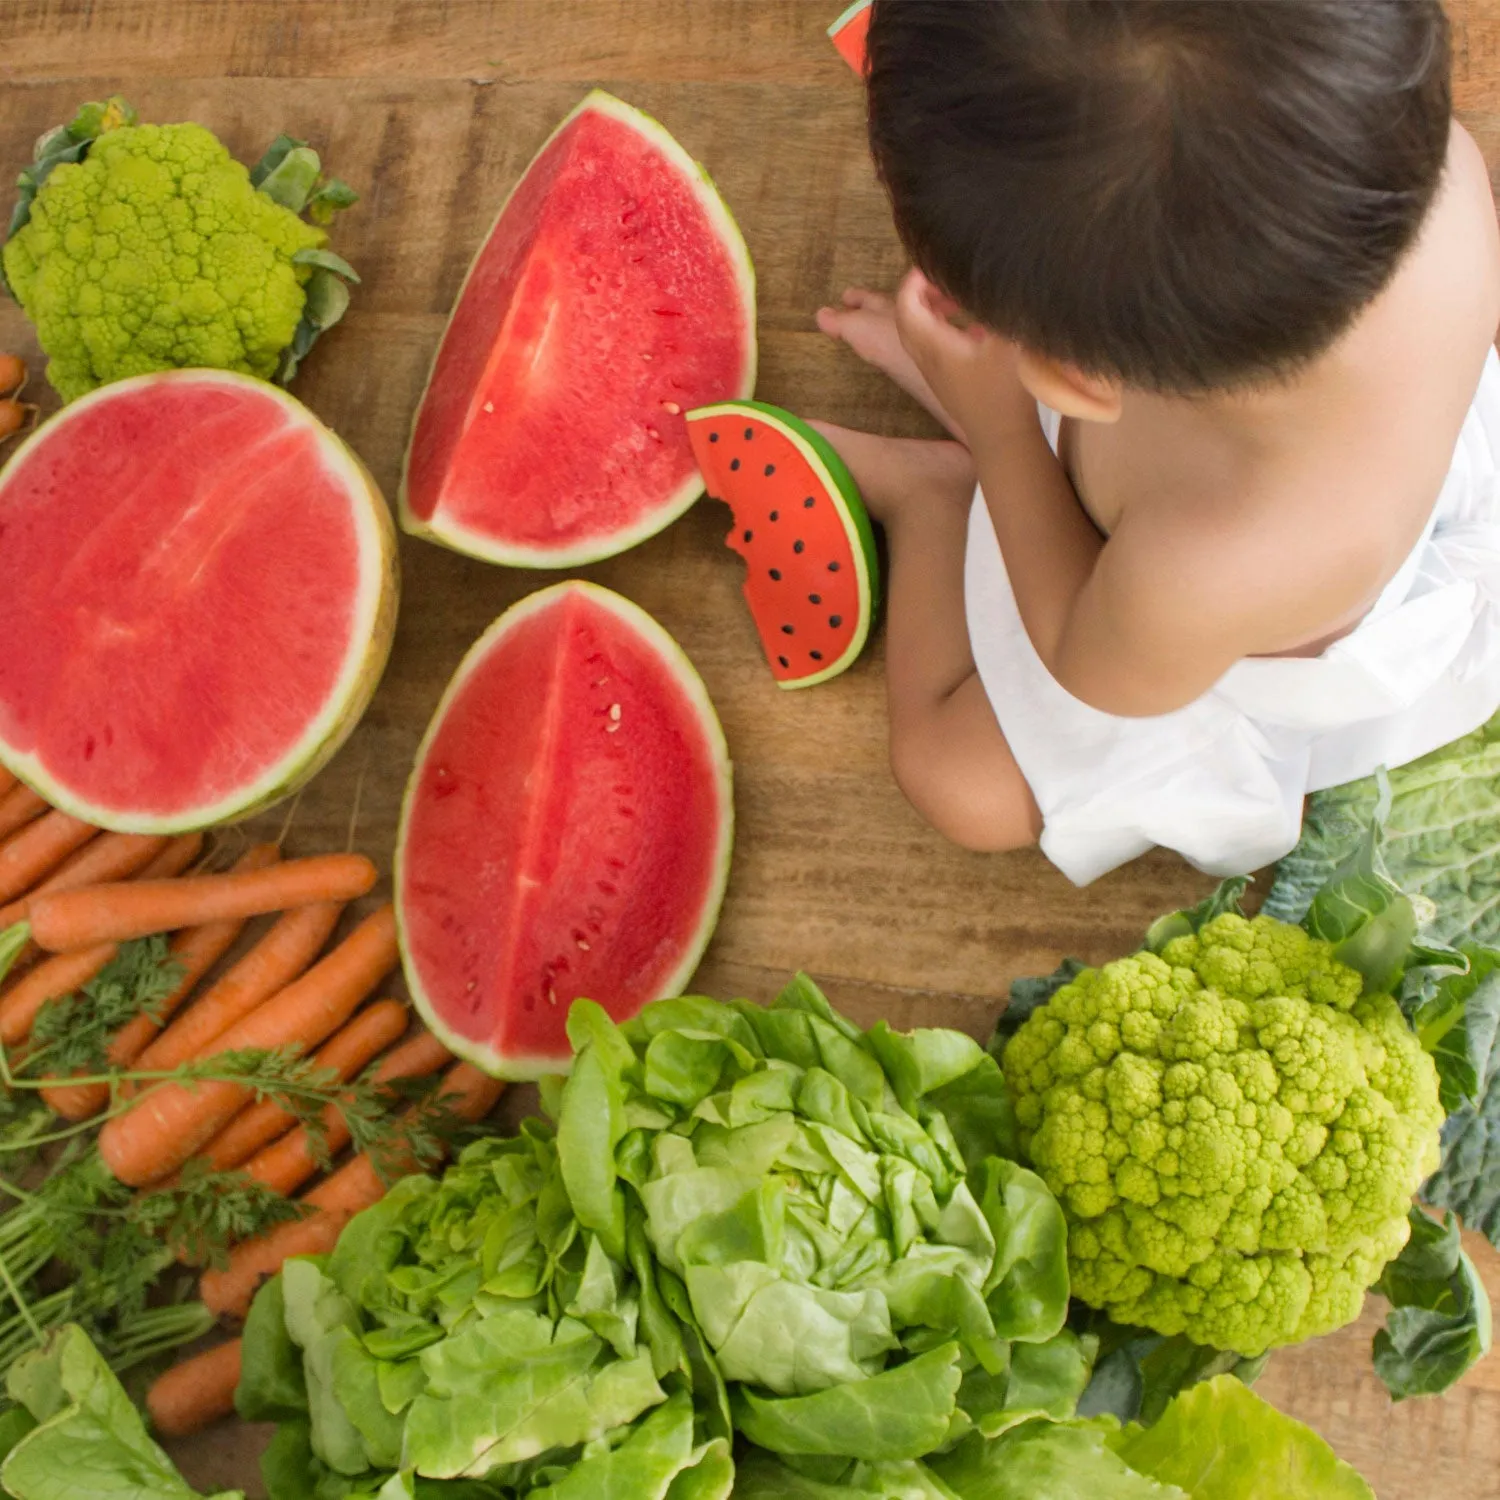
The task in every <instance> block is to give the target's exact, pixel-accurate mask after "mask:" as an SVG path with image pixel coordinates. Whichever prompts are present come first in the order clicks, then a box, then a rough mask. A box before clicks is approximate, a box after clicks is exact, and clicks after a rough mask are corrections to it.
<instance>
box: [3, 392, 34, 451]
mask: <svg viewBox="0 0 1500 1500" xmlns="http://www.w3.org/2000/svg"><path fill="white" fill-rule="evenodd" d="M40 410H41V408H40V407H38V406H36V405H35V404H34V403H32V402H30V401H17V400H16V399H15V397H14V396H8V397H6V398H4V399H3V400H0V443H3V442H4V441H5V439H6V438H12V437H14V436H15V435H16V434H17V433H18V432H21V431H23V430H24V429H25V428H27V427H34V426H36V419H37V413H38V412H39V411H40Z"/></svg>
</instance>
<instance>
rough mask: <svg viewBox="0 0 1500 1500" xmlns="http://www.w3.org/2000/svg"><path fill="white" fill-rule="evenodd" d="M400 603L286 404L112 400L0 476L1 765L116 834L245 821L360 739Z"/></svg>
mask: <svg viewBox="0 0 1500 1500" xmlns="http://www.w3.org/2000/svg"><path fill="white" fill-rule="evenodd" d="M396 593H397V588H396V552H395V532H394V528H393V527H392V525H391V520H390V514H389V512H388V511H387V509H386V506H385V502H384V501H383V500H382V499H381V496H380V492H379V490H377V489H376V487H375V483H374V481H373V480H372V479H371V478H370V476H369V474H367V473H366V472H365V470H364V468H363V467H362V466H361V464H360V462H359V460H358V459H357V458H355V457H354V455H353V454H352V453H350V452H349V450H348V449H347V448H345V447H344V445H343V444H342V443H341V442H340V441H339V440H338V438H336V437H335V436H334V435H333V433H331V432H330V431H329V430H328V429H327V428H326V427H324V426H323V425H322V424H321V423H320V422H319V421H318V420H317V418H316V417H314V416H313V415H312V413H311V412H309V411H308V410H307V409H306V407H304V406H302V405H301V404H300V403H298V402H297V401H296V400H295V399H294V398H293V397H291V396H289V395H287V394H286V393H285V392H284V391H281V390H278V389H277V388H276V387H275V386H272V385H268V384H265V383H264V382H262V381H259V380H252V379H250V378H249V377H248V376H243V375H234V374H230V373H228V372H225V371H209V370H173V371H168V372H165V373H162V374H156V375H141V376H136V377H135V378H133V379H130V380H121V381H117V382H115V383H114V384H112V385H106V386H103V387H101V388H100V389H99V390H97V391H95V392H93V393H92V394H90V395H87V396H84V397H83V398H82V399H81V400H78V401H74V402H72V403H71V404H70V405H68V406H66V407H64V408H63V410H62V411H61V412H59V413H58V415H57V416H55V417H53V418H52V419H51V421H49V422H48V423H47V424H46V425H45V426H43V427H42V428H41V429H40V430H39V431H38V432H36V433H35V434H34V435H33V436H32V437H30V438H29V439H28V440H27V441H26V442H25V444H24V445H23V446H22V447H21V448H20V449H19V450H18V451H17V452H16V454H15V456H14V457H13V458H12V459H11V461H10V463H9V464H8V465H7V466H6V468H5V469H4V471H3V472H0V640H4V641H5V642H7V646H6V649H5V650H4V651H3V652H0V762H3V764H4V765H5V766H6V767H7V768H8V769H9V770H10V771H12V772H14V773H15V774H16V775H17V776H19V777H21V778H22V779H23V780H24V781H27V782H29V783H30V784H31V785H32V786H33V787H34V788H35V789H36V790H37V791H38V792H40V793H41V794H42V795H43V796H44V797H46V798H47V800H48V801H49V802H52V803H53V804H55V805H56V806H58V807H62V808H65V809H67V811H69V812H71V813H73V814H75V815H76V816H78V817H82V818H86V819H88V821H89V822H91V823H97V824H100V825H101V826H103V827H106V828H115V829H122V830H126V831H129V832H135V833H173V832H177V831H179V830H182V829H188V828H201V827H204V826H206V825H208V824H210V823H217V822H220V821H222V820H224V819H229V818H237V817H242V816H244V815H246V814H247V813H250V812H252V811H254V810H255V809H257V808H259V807H262V806H265V805H266V804H268V803H270V802H272V801H275V800H276V799H277V798H279V797H282V796H285V795H286V794H287V793H288V792H290V791H292V790H294V789H295V788H296V787H297V786H298V785H300V784H301V783H302V782H303V781H305V780H306V779H307V778H308V777H309V776H311V775H312V774H313V772H314V771H316V770H317V769H318V767H319V766H321V765H322V764H323V763H324V762H325V761H326V760H327V759H328V758H329V756H331V755H332V754H333V752H334V751H335V750H336V749H337V748H338V746H339V745H340V744H341V743H342V742H343V740H344V738H345V737H346V736H347V735H348V733H349V731H350V730H351V729H352V728H353V727H354V725H355V723H356V722H357V721H358V719H359V717H360V715H361V714H362V713H363V712H364V709H365V706H366V704H368V702H369V701H370V695H371V694H372V693H373V692H374V691H375V684H376V682H377V681H378V680H379V677H380V673H381V670H382V668H383V667H384V665H385V660H386V656H387V655H388V653H389V651H390V644H391V636H392V632H393V630H394V628H395V618H396Z"/></svg>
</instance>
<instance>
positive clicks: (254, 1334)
mask: <svg viewBox="0 0 1500 1500" xmlns="http://www.w3.org/2000/svg"><path fill="white" fill-rule="evenodd" d="M281 1288H282V1281H281V1273H280V1272H277V1274H276V1275H275V1276H273V1277H272V1278H271V1279H270V1280H269V1281H268V1282H266V1284H265V1285H264V1286H263V1287H261V1289H260V1290H259V1291H258V1292H257V1293H256V1294H255V1300H254V1301H253V1302H252V1303H251V1304H250V1312H249V1314H248V1316H247V1317H246V1318H245V1331H244V1334H243V1341H242V1344H241V1352H240V1383H239V1386H238V1387H237V1388H236V1390H235V1393H234V1409H235V1410H236V1411H237V1412H238V1413H239V1414H240V1416H242V1417H243V1418H244V1419H245V1421H247V1422H284V1421H290V1420H294V1419H296V1418H299V1417H305V1416H306V1414H307V1381H306V1379H305V1378H304V1376H303V1374H302V1354H301V1351H300V1350H299V1349H298V1348H297V1345H296V1344H294V1343H293V1342H292V1339H291V1335H290V1334H288V1333H287V1331H286V1303H285V1301H284V1300H283V1298H282V1290H281Z"/></svg>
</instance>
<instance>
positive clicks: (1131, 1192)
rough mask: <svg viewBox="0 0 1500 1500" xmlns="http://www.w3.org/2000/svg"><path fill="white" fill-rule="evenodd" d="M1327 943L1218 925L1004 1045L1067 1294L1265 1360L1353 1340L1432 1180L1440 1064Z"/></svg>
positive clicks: (1131, 962)
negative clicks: (1293, 1349) (1060, 1234)
mask: <svg viewBox="0 0 1500 1500" xmlns="http://www.w3.org/2000/svg"><path fill="white" fill-rule="evenodd" d="M1361 988H1362V981H1361V978H1360V976H1359V974H1358V973H1356V972H1355V971H1354V970H1353V969H1350V968H1347V967H1346V966H1344V965H1343V964H1340V963H1339V962H1338V961H1337V960H1336V959H1335V958H1334V957H1333V951H1332V948H1331V947H1330V945H1329V944H1327V943H1325V942H1321V941H1319V940H1318V939H1315V938H1311V937H1309V936H1308V935H1307V933H1306V932H1304V931H1303V930H1302V929H1301V928H1300V927H1294V926H1291V925H1290V924H1288V923H1284V922H1276V921H1273V920H1272V919H1271V918H1269V917H1255V918H1253V919H1247V918H1245V917H1241V916H1238V915H1234V914H1226V915H1224V916H1219V917H1216V918H1214V920H1213V921H1211V922H1208V923H1206V924H1205V925H1204V926H1203V928H1202V929H1200V931H1199V932H1198V933H1197V934H1195V935H1194V936H1191V937H1180V938H1175V939H1173V940H1172V941H1171V942H1169V943H1168V944H1167V945H1166V947H1165V948H1164V949H1163V951H1162V953H1161V954H1160V955H1159V956H1158V955H1155V954H1151V953H1138V954H1135V955H1134V956H1133V957H1130V958H1125V959H1120V960H1119V961H1117V962H1115V963H1111V964H1106V965H1105V966H1104V967H1103V968H1102V969H1091V970H1088V971H1086V972H1084V973H1083V974H1080V975H1079V976H1078V978H1077V979H1075V980H1074V981H1073V982H1072V983H1071V984H1067V985H1065V986H1064V987H1063V988H1062V989H1060V990H1059V991H1058V992H1057V994H1056V995H1055V996H1053V998H1052V999H1051V1001H1049V1002H1048V1003H1047V1004H1046V1005H1045V1006H1042V1007H1041V1008H1040V1009H1038V1010H1037V1011H1036V1012H1035V1013H1034V1014H1033V1015H1032V1016H1031V1017H1030V1018H1029V1019H1028V1020H1027V1021H1026V1022H1025V1023H1024V1024H1023V1025H1022V1026H1021V1027H1020V1029H1019V1030H1018V1031H1017V1032H1016V1034H1015V1036H1014V1037H1012V1038H1011V1040H1010V1043H1009V1044H1008V1046H1007V1047H1006V1049H1005V1054H1004V1061H1003V1066H1004V1070H1005V1077H1006V1082H1007V1083H1008V1085H1009V1086H1010V1090H1011V1093H1012V1096H1013V1097H1014V1100H1015V1109H1016V1119H1017V1121H1018V1123H1019V1125H1020V1128H1021V1133H1022V1144H1023V1145H1024V1146H1025V1148H1026V1149H1027V1151H1028V1152H1029V1153H1030V1155H1031V1158H1032V1161H1033V1162H1034V1164H1035V1166H1036V1168H1037V1170H1038V1172H1040V1174H1041V1175H1042V1177H1043V1178H1044V1179H1045V1181H1046V1183H1047V1185H1048V1186H1049V1187H1050V1188H1051V1189H1052V1191H1053V1192H1054V1193H1055V1194H1056V1195H1057V1196H1058V1198H1059V1199H1060V1200H1061V1202H1062V1203H1063V1206H1064V1209H1065V1210H1066V1212H1067V1215H1068V1219H1069V1224H1070V1229H1069V1243H1068V1251H1069V1265H1070V1269H1071V1272H1072V1276H1073V1292H1074V1295H1076V1296H1078V1297H1080V1298H1082V1299H1083V1300H1084V1301H1085V1302H1087V1303H1089V1304H1091V1305H1092V1306H1094V1307H1099V1308H1103V1309H1104V1310H1105V1311H1107V1312H1108V1313H1109V1315H1110V1316H1111V1317H1112V1318H1114V1319H1115V1320H1116V1321H1117V1322H1120V1323H1129V1324H1139V1325H1143V1326H1145V1327H1148V1328H1154V1329H1156V1330H1157V1331H1158V1332H1160V1333H1164V1334H1176V1333H1184V1334H1186V1335H1187V1336H1188V1337H1189V1338H1192V1339H1194V1340H1195V1341H1197V1342H1198V1343H1202V1344H1208V1345H1212V1346H1214V1347H1217V1348H1221V1349H1232V1350H1234V1351H1235V1352H1237V1353H1239V1354H1242V1355H1246V1356H1253V1355H1257V1354H1260V1353H1263V1352H1264V1351H1265V1350H1266V1349H1269V1348H1271V1347H1272V1346H1274V1345H1277V1344H1287V1343H1295V1342H1298V1341H1300V1340H1302V1339H1306V1338H1311V1337H1313V1336H1314V1335H1316V1334H1320V1333H1327V1332H1328V1331H1330V1330H1331V1329H1334V1328H1338V1327H1341V1326H1342V1325H1343V1324H1345V1323H1348V1322H1350V1321H1352V1320H1353V1319H1354V1318H1356V1317H1357V1316H1358V1315H1359V1310H1360V1306H1361V1303H1362V1302H1363V1299H1364V1294H1365V1290H1366V1288H1368V1287H1369V1286H1371V1285H1372V1284H1373V1283H1374V1282H1375V1281H1376V1280H1377V1279H1378V1278H1379V1276H1380V1272H1381V1270H1382V1268H1383V1267H1384V1266H1385V1264H1386V1262H1387V1261H1389V1260H1390V1259H1392V1258H1393V1257H1394V1256H1395V1255H1396V1254H1397V1253H1399V1251H1400V1250H1401V1247H1402V1246H1403V1245H1404V1244H1405V1243H1406V1236H1407V1232H1408V1230H1407V1217H1406V1215H1407V1209H1408V1207H1409V1206H1410V1202H1411V1196H1412V1194H1413V1192H1415V1191H1416V1188H1417V1186H1418V1185H1419V1184H1420V1183H1421V1182H1422V1181H1423V1179H1424V1178H1425V1177H1427V1176H1428V1175H1429V1173H1430V1172H1431V1171H1432V1170H1433V1169H1434V1167H1435V1166H1436V1164H1437V1153H1438V1150H1439V1137H1438V1131H1439V1127H1440V1126H1441V1124H1442V1121H1443V1112H1442V1107H1441V1105H1440V1103H1439V1101H1438V1080H1437V1071H1436V1068H1435V1067H1434V1065H1433V1062H1432V1059H1431V1058H1430V1057H1428V1056H1427V1054H1426V1053H1425V1052H1423V1050H1422V1048H1421V1046H1420V1044H1419V1043H1418V1041H1417V1039H1416V1037H1415V1036H1414V1035H1413V1033H1412V1030H1411V1028H1410V1026H1408V1025H1407V1023H1406V1021H1405V1020H1404V1019H1403V1017H1402V1015H1401V1012H1400V1010H1399V1008H1398V1007H1397V1005H1396V1003H1395V1001H1394V1000H1392V999H1391V998H1390V997H1389V996H1385V995H1377V996H1373V997H1366V998H1361V994H1360V991H1361Z"/></svg>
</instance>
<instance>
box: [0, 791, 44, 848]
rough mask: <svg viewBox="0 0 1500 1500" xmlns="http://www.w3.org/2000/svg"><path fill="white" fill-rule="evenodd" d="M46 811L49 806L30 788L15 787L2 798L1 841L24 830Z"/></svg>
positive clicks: (0, 804)
mask: <svg viewBox="0 0 1500 1500" xmlns="http://www.w3.org/2000/svg"><path fill="white" fill-rule="evenodd" d="M46 811H47V804H46V803H45V802H43V801H42V799H41V798H40V797H38V796H37V794H36V793H35V792H34V791H32V790H31V788H30V787H29V786H13V787H12V788H11V789H10V790H9V791H8V792H7V793H6V794H5V795H4V796H3V797H0V839H3V838H7V837H8V836H9V835H11V834H13V833H14V832H15V831H16V829H18V828H24V827H25V826H26V824H28V823H29V822H30V821H31V820H32V819H33V818H38V817H40V816H41V815H42V814H43V813H44V812H46Z"/></svg>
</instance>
